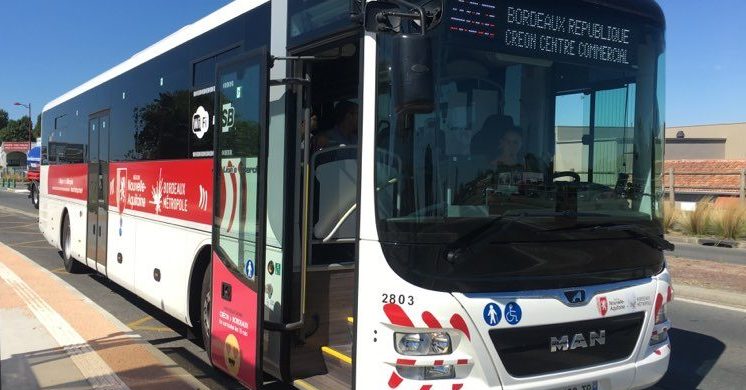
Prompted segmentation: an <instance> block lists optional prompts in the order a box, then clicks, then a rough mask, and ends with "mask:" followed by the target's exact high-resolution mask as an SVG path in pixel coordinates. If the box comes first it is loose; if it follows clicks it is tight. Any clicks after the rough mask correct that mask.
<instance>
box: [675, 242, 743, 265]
mask: <svg viewBox="0 0 746 390" xmlns="http://www.w3.org/2000/svg"><path fill="white" fill-rule="evenodd" d="M667 254H668V256H674V257H683V258H686V259H701V260H712V261H717V262H720V263H732V264H742V265H746V249H743V248H718V247H712V246H706V245H698V244H685V243H676V249H675V250H674V251H673V252H668V253H667Z"/></svg>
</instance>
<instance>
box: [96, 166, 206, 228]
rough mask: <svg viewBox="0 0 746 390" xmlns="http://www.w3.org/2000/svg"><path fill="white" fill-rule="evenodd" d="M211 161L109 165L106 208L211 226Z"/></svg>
mask: <svg viewBox="0 0 746 390" xmlns="http://www.w3.org/2000/svg"><path fill="white" fill-rule="evenodd" d="M212 164H213V161H212V160H211V159H193V160H170V161H141V162H124V163H121V162H116V163H111V164H110V165H109V180H110V185H109V205H110V206H111V207H116V209H117V211H119V212H120V213H123V212H126V211H127V210H133V211H139V212H144V213H149V214H154V215H160V216H164V217H170V218H177V219H181V220H185V221H191V222H197V223H204V224H212V194H213V191H212Z"/></svg>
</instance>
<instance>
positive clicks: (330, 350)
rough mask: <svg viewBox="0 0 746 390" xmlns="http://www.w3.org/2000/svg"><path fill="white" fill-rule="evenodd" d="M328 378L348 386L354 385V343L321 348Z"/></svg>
mask: <svg viewBox="0 0 746 390" xmlns="http://www.w3.org/2000/svg"><path fill="white" fill-rule="evenodd" d="M321 353H322V354H323V355H324V363H325V364H326V371H327V372H328V374H327V375H328V376H331V377H332V378H334V379H336V380H338V381H340V382H342V383H346V384H347V385H351V384H352V343H350V344H346V345H340V346H334V347H321Z"/></svg>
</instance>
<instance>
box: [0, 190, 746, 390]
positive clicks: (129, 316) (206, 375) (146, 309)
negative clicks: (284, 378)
mask: <svg viewBox="0 0 746 390" xmlns="http://www.w3.org/2000/svg"><path fill="white" fill-rule="evenodd" d="M3 206H4V207H5V208H13V209H16V210H20V211H24V212H26V213H36V210H35V209H34V208H33V207H32V206H31V202H30V200H29V199H28V198H27V196H26V195H24V194H14V193H9V192H4V191H0V242H2V243H4V244H5V245H8V246H10V247H12V248H14V249H15V250H17V251H19V252H21V253H23V254H24V255H26V256H27V257H29V258H31V259H32V260H34V261H36V262H37V263H38V264H40V265H41V266H43V267H44V268H46V269H48V270H50V271H52V272H54V273H55V274H57V275H58V276H59V277H60V278H62V279H63V280H65V281H66V282H67V283H69V284H70V285H72V286H73V287H75V288H76V289H78V290H79V291H80V292H82V293H83V294H84V295H86V296H87V297H89V298H90V299H91V300H93V301H94V302H96V303H97V304H98V305H99V306H101V307H102V308H103V309H105V310H107V311H109V312H110V313H111V314H112V315H114V316H115V317H116V318H118V319H119V320H120V321H122V322H123V323H125V324H127V325H128V326H129V327H130V328H132V329H133V330H134V331H135V332H137V333H139V334H140V335H142V337H143V338H144V339H146V340H148V341H149V342H150V343H151V344H153V345H154V346H155V347H156V348H158V349H160V350H161V351H163V352H164V353H165V354H166V355H168V356H169V357H171V359H173V360H174V361H175V362H176V363H177V364H179V365H180V366H182V367H183V368H185V369H186V370H187V371H188V372H189V373H191V374H192V375H194V376H195V377H196V378H197V379H198V380H200V381H201V382H202V383H204V384H205V385H206V386H208V387H210V388H214V389H240V388H241V386H240V385H239V384H238V383H237V382H236V381H234V380H233V379H231V378H229V377H227V376H226V375H223V374H221V373H220V372H218V371H217V370H214V369H212V368H211V367H210V366H209V364H208V361H207V355H206V354H205V352H204V350H203V349H202V346H201V345H199V344H197V343H196V342H195V341H192V340H189V339H187V337H186V334H187V332H186V327H185V326H184V325H183V324H181V323H180V322H179V321H177V320H175V319H173V318H171V317H170V316H168V315H166V314H164V313H162V312H161V311H160V310H159V309H158V308H156V307H154V306H152V305H150V304H149V303H147V302H145V301H143V300H141V299H140V298H138V297H136V296H135V295H133V294H132V293H130V292H128V291H126V290H124V289H123V288H121V287H119V286H117V285H116V284H114V283H112V282H110V281H108V280H106V279H105V278H103V277H101V276H100V275H98V274H96V273H95V272H92V271H91V272H87V273H82V274H76V275H71V274H68V273H66V272H65V271H64V268H63V265H62V259H61V257H60V255H59V253H58V252H57V251H56V250H55V249H54V248H52V247H50V246H49V245H48V244H47V242H46V240H45V239H44V238H43V237H42V235H41V233H39V229H38V226H37V221H36V218H32V217H31V216H27V215H21V214H14V213H8V212H7V211H4V210H3V209H2V207H3ZM709 249H714V248H709ZM668 315H669V317H670V318H671V320H672V321H673V324H674V329H672V330H671V333H670V336H671V340H672V343H673V354H672V359H671V366H670V368H669V371H668V373H667V374H666V376H665V377H664V378H663V380H662V381H661V382H660V383H659V384H658V385H657V386H656V387H655V388H656V389H666V390H674V389H676V390H679V389H717V390H719V389H723V390H724V389H737V388H744V384H746V332H744V324H746V311H737V310H727V309H722V308H715V307H710V306H705V305H700V304H693V303H688V302H684V301H674V302H673V303H672V304H671V305H670V307H669V308H668ZM265 388H267V389H270V390H287V389H289V387H287V386H284V385H279V384H271V385H269V386H268V387H265Z"/></svg>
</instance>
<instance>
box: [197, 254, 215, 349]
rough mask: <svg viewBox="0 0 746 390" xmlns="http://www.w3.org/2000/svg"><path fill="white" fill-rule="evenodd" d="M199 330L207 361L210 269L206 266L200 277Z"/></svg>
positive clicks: (209, 317)
mask: <svg viewBox="0 0 746 390" xmlns="http://www.w3.org/2000/svg"><path fill="white" fill-rule="evenodd" d="M199 313H200V314H199V321H200V328H201V329H202V344H204V346H205V351H206V352H207V356H208V359H209V357H210V327H211V325H212V324H211V323H210V320H211V319H212V267H211V266H210V265H208V266H207V270H205V275H204V276H203V277H202V294H200V310H199Z"/></svg>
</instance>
